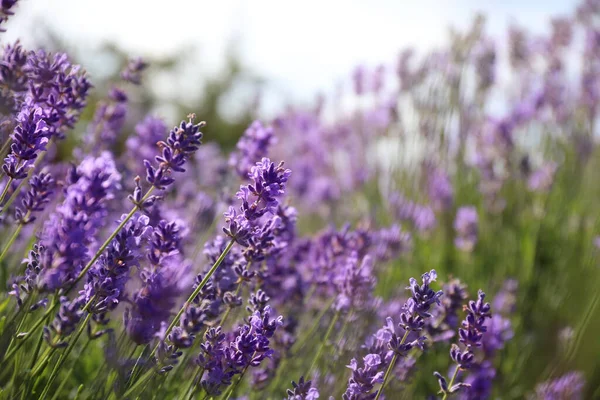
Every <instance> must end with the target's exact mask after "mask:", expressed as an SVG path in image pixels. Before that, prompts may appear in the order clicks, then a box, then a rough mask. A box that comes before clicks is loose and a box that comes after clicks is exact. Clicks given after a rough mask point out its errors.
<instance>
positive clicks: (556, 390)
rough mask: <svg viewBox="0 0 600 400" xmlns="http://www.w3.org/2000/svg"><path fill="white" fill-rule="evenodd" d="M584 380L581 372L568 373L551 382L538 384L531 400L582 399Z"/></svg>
mask: <svg viewBox="0 0 600 400" xmlns="http://www.w3.org/2000/svg"><path fill="white" fill-rule="evenodd" d="M584 387H585V379H584V376H583V374H582V373H581V372H569V373H566V374H565V375H563V376H561V377H559V378H556V379H554V380H551V381H547V382H544V383H540V384H539V385H537V387H536V388H535V394H534V395H532V396H530V399H531V400H554V399H557V400H558V399H573V400H581V399H583V398H584V397H583V395H584V393H583V389H584Z"/></svg>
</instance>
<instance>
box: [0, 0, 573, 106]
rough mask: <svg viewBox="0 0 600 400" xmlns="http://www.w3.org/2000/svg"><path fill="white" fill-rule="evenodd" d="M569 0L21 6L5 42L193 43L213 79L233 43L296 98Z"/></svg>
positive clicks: (67, 1) (539, 25) (530, 23)
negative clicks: (460, 34) (450, 36)
mask: <svg viewBox="0 0 600 400" xmlns="http://www.w3.org/2000/svg"><path fill="white" fill-rule="evenodd" d="M574 4H575V3H574V2H573V1H569V0H545V1H544V0H520V1H516V0H483V1H478V0H454V1H449V0H448V1H445V0H437V1H434V0H416V1H409V0H370V1H367V0H363V1H359V0H321V1H319V0H302V1H294V2H292V1H284V0H279V1H276V0H246V1H244V0H229V1H214V0H213V1H204V0H201V1H194V0H171V1H164V0H101V1H97V0H21V1H20V3H19V9H18V12H17V15H15V16H14V17H13V19H12V20H11V22H10V25H9V26H8V29H9V31H8V32H7V33H6V34H5V35H6V36H5V37H6V39H9V40H14V39H16V38H17V37H20V38H21V39H22V41H23V42H24V43H25V44H26V45H27V43H28V40H27V39H28V37H32V36H33V34H35V32H36V30H37V31H38V32H39V31H40V24H39V22H40V21H44V23H47V24H48V25H49V26H51V27H54V28H56V30H57V31H58V32H59V33H60V35H62V36H64V37H65V38H66V40H68V41H69V42H73V43H75V44H77V45H80V46H81V45H84V46H92V47H93V46H97V45H99V44H100V43H101V42H103V41H105V40H110V41H116V42H117V43H119V44H121V45H122V46H123V47H124V48H125V49H126V50H127V51H128V52H129V53H131V54H132V55H142V56H143V55H154V56H160V55H162V54H173V53H175V52H176V51H177V50H178V49H180V48H181V47H182V46H185V45H189V44H195V45H197V46H198V49H199V52H198V54H181V56H182V57H195V58H197V60H198V63H199V66H200V68H202V70H203V71H206V72H207V73H213V72H217V71H218V69H219V68H220V67H222V65H223V59H224V57H223V56H224V54H225V52H226V50H227V46H228V44H230V43H231V42H232V41H233V42H234V43H235V44H236V46H238V49H239V50H240V54H241V57H242V61H244V63H245V64H246V65H247V66H249V67H250V68H252V69H253V70H254V71H257V72H259V73H260V74H261V75H262V76H265V77H267V78H268V79H269V81H268V82H269V86H270V87H271V89H272V90H274V91H276V92H278V93H280V94H282V95H283V96H284V97H285V98H286V99H289V100H291V101H296V102H297V101H306V100H310V99H312V98H313V96H314V95H315V93H317V92H318V91H331V90H332V89H333V88H334V87H335V83H336V82H337V81H339V80H340V79H344V78H346V77H348V76H349V74H350V72H351V70H352V68H353V67H354V66H355V65H357V64H360V63H366V64H368V65H372V66H375V65H377V64H379V63H381V62H386V63H392V62H394V60H395V59H396V57H397V55H398V52H399V50H400V49H401V48H403V47H405V46H407V45H412V46H415V47H416V48H417V49H419V50H427V49H429V48H431V47H433V46H436V45H439V44H442V43H444V41H445V39H446V37H447V27H448V26H449V25H454V26H458V27H464V26H466V25H467V23H468V21H470V19H471V18H472V16H473V15H474V13H475V12H476V11H478V10H481V11H484V12H485V13H486V14H487V15H488V22H489V24H488V26H489V30H490V31H491V32H492V33H494V34H500V33H501V32H503V31H504V28H505V27H506V25H507V23H508V22H509V21H511V20H516V21H517V22H519V23H520V24H522V25H525V26H527V27H528V28H529V29H532V30H534V31H540V30H542V29H545V27H546V26H547V21H548V20H549V18H550V17H551V16H553V15H557V14H560V13H563V12H568V11H570V10H571V9H572V8H573V7H574Z"/></svg>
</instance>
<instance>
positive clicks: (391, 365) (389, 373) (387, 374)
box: [375, 331, 445, 400]
mask: <svg viewBox="0 0 600 400" xmlns="http://www.w3.org/2000/svg"><path fill="white" fill-rule="evenodd" d="M409 333H410V331H406V332H404V336H402V340H401V341H400V345H403V344H404V342H405V341H406V338H407V337H408V334H409ZM396 360H398V353H394V357H392V361H390V365H388V367H387V370H386V371H385V375H384V376H383V382H381V387H380V388H379V390H378V391H377V396H375V400H379V397H380V396H381V394H382V393H383V389H384V388H385V385H386V384H387V381H388V379H390V375H391V374H392V370H393V369H394V365H395V364H396ZM444 398H445V397H444Z"/></svg>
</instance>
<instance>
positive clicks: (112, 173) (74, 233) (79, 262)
mask: <svg viewBox="0 0 600 400" xmlns="http://www.w3.org/2000/svg"><path fill="white" fill-rule="evenodd" d="M70 179H72V180H73V182H72V183H71V184H70V185H69V186H68V187H67V188H66V190H65V194H64V197H65V199H64V201H63V203H62V204H61V205H60V206H58V207H57V209H56V212H55V213H54V214H52V215H51V216H50V218H49V220H48V221H46V223H45V224H44V228H43V231H42V235H41V241H40V242H41V244H42V245H43V247H44V252H43V254H42V255H41V263H42V265H43V269H44V271H43V274H42V277H41V282H40V286H41V288H42V289H43V290H46V291H53V290H55V289H58V288H64V287H67V286H68V285H70V284H71V283H72V282H73V281H74V280H75V279H76V278H77V275H78V274H79V273H80V271H81V270H82V269H83V267H84V266H85V264H86V263H87V262H88V260H89V258H90V257H89V251H90V249H91V248H93V246H94V237H95V235H96V232H97V231H98V230H99V229H100V228H101V227H102V226H103V225H104V223H105V218H106V215H107V205H108V204H107V203H108V202H109V201H110V200H112V199H113V197H114V195H115V192H116V191H117V190H118V189H119V188H120V184H119V181H120V179H121V175H120V174H119V173H118V172H117V170H116V167H115V164H114V161H113V159H112V158H111V156H110V155H109V154H108V153H103V154H102V155H101V156H100V157H98V158H91V157H88V158H86V159H84V160H83V161H82V163H81V164H80V165H79V167H77V168H76V169H73V170H72V173H71V178H70Z"/></svg>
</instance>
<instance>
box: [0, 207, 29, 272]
mask: <svg viewBox="0 0 600 400" xmlns="http://www.w3.org/2000/svg"><path fill="white" fill-rule="evenodd" d="M30 215H31V211H27V214H25V220H27V218H29V216H30ZM21 229H23V224H19V225H17V229H15V231H14V233H13V234H12V236H11V237H10V239H8V243H6V246H4V249H3V250H2V253H0V262H2V260H4V257H5V256H6V253H8V250H9V249H10V247H11V246H12V244H13V243H14V242H15V240H16V239H17V237H18V236H19V233H21ZM2 268H4V266H2Z"/></svg>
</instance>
